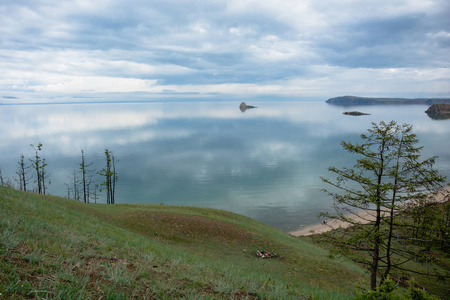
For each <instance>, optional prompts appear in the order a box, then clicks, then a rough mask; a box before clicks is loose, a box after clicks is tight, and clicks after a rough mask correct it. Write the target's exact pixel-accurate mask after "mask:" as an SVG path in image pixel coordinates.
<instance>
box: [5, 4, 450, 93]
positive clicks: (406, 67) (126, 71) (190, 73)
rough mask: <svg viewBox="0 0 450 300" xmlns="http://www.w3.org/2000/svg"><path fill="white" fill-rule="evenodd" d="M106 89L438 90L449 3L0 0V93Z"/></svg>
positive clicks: (448, 78)
mask: <svg viewBox="0 0 450 300" xmlns="http://www.w3.org/2000/svg"><path fill="white" fill-rule="evenodd" d="M112 95H114V97H116V98H117V99H123V100H126V99H133V97H135V98H139V99H142V98H145V99H156V100H157V99H167V98H173V97H177V98H213V99H214V98H217V99H220V98H224V99H225V98H240V97H255V98H258V97H261V98H262V97H273V98H289V99H297V98H299V99H300V98H301V99H323V100H326V99H327V98H330V97H334V96H339V95H358V96H399V97H450V1H448V0H365V1H360V0H340V1H331V0H322V1H316V0H296V1H294V0H284V1H282V0H264V1H260V0H229V1H222V0H221V1H215V0H212V1H204V0H192V1H191V0H185V1H183V0H178V1H175V0H161V1H159V0H149V1H145V0H127V1H125V0H123V1H120V0H96V1H93V0H78V1H66V0H58V1H56V0H13V1H11V0H0V101H3V102H5V101H20V100H22V101H31V100H33V101H44V100H43V99H49V97H50V98H52V99H60V100H61V101H67V99H72V100H73V99H90V98H93V99H97V98H98V99H100V98H102V97H106V96H107V97H111V96H112ZM55 101H56V100H55ZM80 101H81V100H80Z"/></svg>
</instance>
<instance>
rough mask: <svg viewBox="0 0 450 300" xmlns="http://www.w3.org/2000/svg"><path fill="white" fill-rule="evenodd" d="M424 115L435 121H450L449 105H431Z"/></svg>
mask: <svg viewBox="0 0 450 300" xmlns="http://www.w3.org/2000/svg"><path fill="white" fill-rule="evenodd" d="M425 113H426V114H427V115H428V116H429V117H430V118H432V119H435V120H446V119H450V104H433V105H431V106H430V107H429V108H428V109H427V110H426V111H425Z"/></svg>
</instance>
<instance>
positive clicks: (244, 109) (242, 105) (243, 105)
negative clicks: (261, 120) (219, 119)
mask: <svg viewBox="0 0 450 300" xmlns="http://www.w3.org/2000/svg"><path fill="white" fill-rule="evenodd" d="M250 108H257V107H256V106H252V105H247V104H246V103H245V102H241V104H240V105H239V109H240V110H241V111H242V112H245V111H246V110H247V109H250Z"/></svg>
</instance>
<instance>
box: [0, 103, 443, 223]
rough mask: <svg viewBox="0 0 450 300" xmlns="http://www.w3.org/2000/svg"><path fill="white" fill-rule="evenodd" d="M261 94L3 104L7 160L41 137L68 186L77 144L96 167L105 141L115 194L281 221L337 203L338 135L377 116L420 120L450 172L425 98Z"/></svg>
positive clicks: (10, 164) (341, 161)
mask: <svg viewBox="0 0 450 300" xmlns="http://www.w3.org/2000/svg"><path fill="white" fill-rule="evenodd" d="M252 104H253V103H252ZM254 104H255V106H258V109H254V110H252V111H251V113H245V114H243V113H241V112H240V111H238V110H237V109H236V108H237V106H238V103H236V102H219V103H213V102H190V103H185V102H179V103H177V102H170V103H139V104H80V105H35V106H33V105H31V106H27V105H22V106H6V105H3V106H0V134H1V136H2V139H1V140H0V151H1V153H2V156H1V158H0V167H1V168H2V170H3V174H4V175H5V176H11V177H12V176H14V173H15V165H16V162H17V160H18V159H19V156H20V154H21V153H23V154H24V155H25V156H28V157H30V156H31V155H32V151H31V150H32V149H31V148H30V146H29V144H31V143H34V144H36V143H38V142H41V143H43V145H44V147H43V155H44V156H45V157H46V159H47V162H48V168H49V171H50V172H51V180H52V185H51V186H50V191H51V193H53V194H57V195H61V196H63V195H65V194H66V192H65V186H64V183H65V182H68V180H69V179H68V178H69V176H70V173H71V172H72V170H73V169H77V168H78V163H79V159H80V150H81V149H83V150H84V151H85V154H86V157H87V159H88V160H89V161H92V162H94V164H95V167H96V168H97V170H99V169H101V168H102V164H103V151H104V148H108V149H110V150H112V151H113V152H114V155H115V157H116V158H118V159H119V160H120V161H119V163H118V166H117V167H118V172H119V176H120V181H119V182H118V186H117V195H116V199H117V200H116V201H117V202H118V203H120V202H133V203H166V204H180V205H196V206H207V207H214V208H220V209H226V210H229V211H233V212H237V213H241V214H244V215H247V216H250V217H253V218H255V219H257V220H260V221H262V222H265V223H268V224H272V225H274V226H277V227H279V228H282V229H284V230H294V229H297V228H298V226H299V225H300V224H311V223H314V222H316V221H317V219H316V215H317V213H318V212H319V211H323V210H327V209H330V208H331V205H330V204H331V199H327V198H326V197H325V196H324V195H323V194H322V193H321V192H320V189H321V188H322V187H323V186H322V183H321V181H320V178H319V177H320V176H323V175H325V176H327V173H328V172H327V168H328V167H329V166H331V165H335V166H337V167H341V166H349V165H352V164H353V162H354V157H352V156H350V155H348V154H346V153H344V152H343V151H342V150H341V147H340V145H339V142H340V141H341V140H356V139H358V135H359V134H360V133H362V132H364V131H365V130H366V129H367V128H369V127H370V126H371V125H370V123H371V122H378V121H380V120H385V121H390V120H393V119H394V120H396V121H397V122H399V123H404V122H406V123H411V124H413V125H414V130H415V132H416V133H417V134H418V136H419V139H420V141H421V142H422V143H423V144H424V145H425V146H426V147H425V149H424V156H432V155H438V156H440V159H439V160H438V164H439V165H438V167H439V168H440V169H441V170H442V172H443V173H444V175H449V174H450V153H449V151H448V149H450V141H449V139H448V136H449V134H450V126H448V124H447V123H448V122H446V121H443V122H433V121H432V120H430V119H429V118H428V117H427V115H426V114H425V113H423V111H424V109H423V107H422V106H420V105H419V106H417V105H414V106H402V107H394V106H389V107H382V106H378V107H365V109H366V110H367V112H368V113H370V114H371V115H370V116H366V117H364V118H348V117H346V116H345V115H342V112H343V111H344V108H340V107H333V106H330V105H327V104H325V103H316V102H284V103H280V102H276V103H272V102H263V101H262V102H257V103H254ZM8 174H9V175H8Z"/></svg>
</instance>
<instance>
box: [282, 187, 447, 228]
mask: <svg viewBox="0 0 450 300" xmlns="http://www.w3.org/2000/svg"><path fill="white" fill-rule="evenodd" d="M449 195H450V187H446V188H443V189H442V190H440V191H439V192H438V193H437V194H436V196H435V197H434V201H436V202H444V201H445V200H448V196H449ZM446 196H447V197H446ZM372 214H373V212H369V211H365V210H363V211H361V212H359V213H357V214H352V215H350V216H349V218H350V219H352V220H354V221H358V222H360V223H361V224H367V223H369V222H371V221H374V220H375V216H374V215H372ZM350 226H351V224H350V223H348V222H344V221H341V220H327V221H325V222H322V223H320V224H315V225H311V226H306V227H304V228H302V229H300V230H296V231H292V232H290V234H291V235H293V236H307V235H312V234H320V233H324V232H328V231H331V230H334V229H337V228H339V227H341V228H347V227H350Z"/></svg>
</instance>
